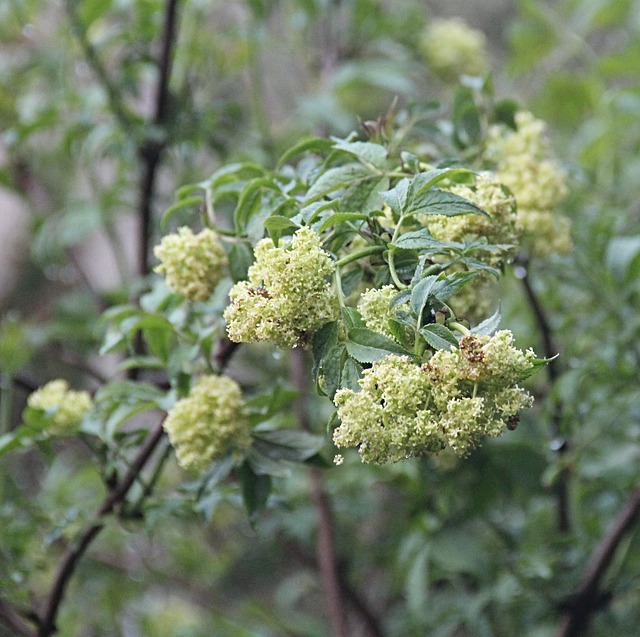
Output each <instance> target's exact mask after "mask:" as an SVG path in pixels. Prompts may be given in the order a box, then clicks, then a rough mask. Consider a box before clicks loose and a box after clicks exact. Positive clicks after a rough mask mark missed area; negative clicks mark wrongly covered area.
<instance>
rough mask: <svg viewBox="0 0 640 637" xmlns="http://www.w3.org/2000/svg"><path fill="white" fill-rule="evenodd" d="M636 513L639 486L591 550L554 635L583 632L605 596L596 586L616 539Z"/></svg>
mask: <svg viewBox="0 0 640 637" xmlns="http://www.w3.org/2000/svg"><path fill="white" fill-rule="evenodd" d="M639 515H640V488H637V489H636V490H635V491H634V492H633V493H632V494H631V498H630V499H629V501H628V502H627V504H626V505H625V507H624V508H623V509H622V511H620V513H619V514H618V517H617V518H616V520H615V521H614V523H613V526H612V527H611V529H610V530H609V532H608V533H607V535H605V536H604V538H603V539H602V541H601V542H600V544H599V545H598V546H597V547H596V550H595V551H594V552H593V554H592V556H591V559H590V560H589V564H588V565H587V568H586V570H585V573H584V576H583V578H582V584H581V585H580V588H579V589H578V591H577V592H576V593H575V595H572V597H571V600H570V602H569V603H568V604H567V606H568V610H567V612H566V614H565V617H564V619H563V621H562V624H561V626H560V630H559V631H558V635H557V637H580V636H581V635H585V634H586V631H587V628H588V626H589V622H590V621H591V617H592V616H593V614H594V613H595V612H596V611H597V610H598V609H599V608H601V607H602V600H608V598H609V596H608V595H607V594H606V593H604V592H603V591H601V589H600V584H601V581H602V578H603V577H604V574H605V573H606V570H607V568H608V567H609V565H610V564H611V562H612V561H613V558H614V556H615V553H616V550H617V549H618V547H619V546H620V542H621V541H622V539H623V538H624V536H625V535H626V534H627V533H629V531H630V530H631V528H632V527H633V525H634V524H635V523H636V522H637V520H638V517H639Z"/></svg>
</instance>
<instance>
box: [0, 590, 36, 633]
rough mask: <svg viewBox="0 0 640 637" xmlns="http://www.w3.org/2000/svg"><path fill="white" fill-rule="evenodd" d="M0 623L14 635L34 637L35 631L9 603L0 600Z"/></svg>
mask: <svg viewBox="0 0 640 637" xmlns="http://www.w3.org/2000/svg"><path fill="white" fill-rule="evenodd" d="M0 623H2V624H4V625H5V626H8V627H9V628H11V630H13V631H14V632H15V634H16V635H22V636H23V637H36V631H35V629H34V628H32V627H31V626H30V625H29V624H28V623H27V622H26V620H25V619H24V618H23V617H22V615H21V614H20V613H19V612H18V611H16V610H15V609H14V608H13V606H12V605H11V604H9V602H6V601H4V600H3V599H1V598H0Z"/></svg>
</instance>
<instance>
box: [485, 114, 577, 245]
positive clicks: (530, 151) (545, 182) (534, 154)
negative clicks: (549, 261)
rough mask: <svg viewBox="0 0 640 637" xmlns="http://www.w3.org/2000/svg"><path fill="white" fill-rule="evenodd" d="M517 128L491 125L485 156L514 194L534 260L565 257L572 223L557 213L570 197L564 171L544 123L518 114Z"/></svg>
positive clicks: (528, 115) (519, 216)
mask: <svg viewBox="0 0 640 637" xmlns="http://www.w3.org/2000/svg"><path fill="white" fill-rule="evenodd" d="M515 121H516V125H517V130H515V131H513V130H511V129H508V128H506V127H505V126H492V127H491V129H490V130H489V134H488V148H487V158H488V159H489V160H491V161H493V162H495V164H496V173H497V176H498V178H499V179H500V181H501V182H502V183H504V184H505V185H506V186H507V187H508V188H509V189H510V190H511V192H513V194H514V195H515V198H516V201H517V203H518V221H519V223H520V225H521V226H522V228H523V230H524V238H525V243H526V244H527V245H528V249H529V252H530V253H531V254H532V255H534V256H539V257H544V256H548V255H549V254H552V253H557V254H565V253H567V252H568V251H569V250H570V249H571V239H570V237H569V225H568V221H567V220H566V219H565V218H563V217H560V216H558V215H556V214H555V212H554V209H555V208H556V207H557V206H558V205H559V204H560V202H561V201H562V199H563V198H564V197H565V196H566V194H567V185H566V173H565V171H564V170H563V169H562V167H561V166H560V164H559V162H558V161H557V159H556V158H555V156H554V154H553V151H552V149H551V146H550V144H549V142H548V140H547V138H546V125H545V123H544V122H543V121H541V120H539V119H536V118H535V117H534V116H533V115H532V114H531V113H529V112H525V111H521V112H518V113H516V116H515Z"/></svg>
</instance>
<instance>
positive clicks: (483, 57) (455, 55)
mask: <svg viewBox="0 0 640 637" xmlns="http://www.w3.org/2000/svg"><path fill="white" fill-rule="evenodd" d="M486 41H487V39H486V37H485V35H484V33H482V31H478V30H477V29H472V28H471V27H470V26H469V25H468V24H467V23H466V22H464V21H463V20H461V19H460V18H451V19H448V20H433V21H432V22H431V23H430V24H429V26H428V27H427V29H426V30H425V31H424V33H423V34H422V38H421V42H420V46H421V49H422V52H423V53H424V55H425V57H426V59H427V62H428V63H429V65H430V66H431V68H432V69H433V71H434V72H435V73H436V74H437V75H439V76H441V77H442V78H444V79H447V80H456V79H457V78H458V77H459V76H460V75H484V74H485V73H486V72H487V70H488V68H489V63H488V61H487V52H486Z"/></svg>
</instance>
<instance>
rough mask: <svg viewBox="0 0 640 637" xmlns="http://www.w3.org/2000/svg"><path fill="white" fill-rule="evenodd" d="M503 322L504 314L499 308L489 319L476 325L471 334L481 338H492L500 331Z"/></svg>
mask: <svg viewBox="0 0 640 637" xmlns="http://www.w3.org/2000/svg"><path fill="white" fill-rule="evenodd" d="M501 320H502V314H501V313H500V309H499V308H498V309H497V310H496V311H495V313H494V314H492V315H491V316H490V317H489V318H488V319H485V320H484V321H482V323H480V324H478V325H476V326H475V327H474V328H473V329H472V330H471V333H472V334H479V335H481V336H491V335H492V334H493V333H494V332H495V331H496V330H497V329H498V327H499V325H500V321H501Z"/></svg>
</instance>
